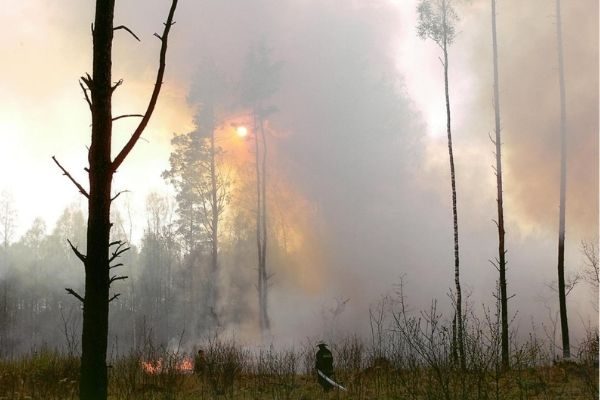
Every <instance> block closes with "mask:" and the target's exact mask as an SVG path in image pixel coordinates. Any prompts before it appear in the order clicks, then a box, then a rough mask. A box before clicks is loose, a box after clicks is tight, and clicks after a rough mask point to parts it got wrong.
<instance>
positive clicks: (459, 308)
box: [443, 13, 465, 369]
mask: <svg viewBox="0 0 600 400" xmlns="http://www.w3.org/2000/svg"><path fill="white" fill-rule="evenodd" d="M445 15H446V13H444V18H445ZM444 25H445V24H444ZM444 34H445V32H444ZM443 50H444V88H445V94H446V117H447V120H446V128H447V132H448V155H449V157H450V180H451V183H452V216H453V221H454V284H455V287H456V325H457V335H456V336H457V341H458V357H459V362H460V367H461V368H462V369H464V368H465V349H464V339H463V329H464V325H463V315H462V291H461V289H460V268H459V252H458V211H457V208H456V174H455V170H454V154H453V151H452V130H451V119H450V94H449V90H448V49H447V40H444V46H443Z"/></svg>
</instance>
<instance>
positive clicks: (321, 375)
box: [317, 369, 348, 392]
mask: <svg viewBox="0 0 600 400" xmlns="http://www.w3.org/2000/svg"><path fill="white" fill-rule="evenodd" d="M317 374H319V376H320V377H321V378H323V379H325V380H326V381H327V382H329V383H330V384H331V385H333V386H335V387H337V388H339V389H342V390H343V391H345V392H346V391H348V389H346V388H345V387H343V386H342V385H340V384H339V383H337V382H335V381H334V380H333V379H331V378H330V377H328V376H327V375H325V374H324V373H323V372H322V371H321V370H318V369H317Z"/></svg>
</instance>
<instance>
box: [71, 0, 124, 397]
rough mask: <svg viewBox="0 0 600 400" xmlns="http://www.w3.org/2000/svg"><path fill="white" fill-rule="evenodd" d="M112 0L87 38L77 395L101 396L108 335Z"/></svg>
mask: <svg viewBox="0 0 600 400" xmlns="http://www.w3.org/2000/svg"><path fill="white" fill-rule="evenodd" d="M114 7H115V2H114V0H107V1H97V2H96V18H95V22H94V32H93V43H94V56H93V57H94V61H93V77H92V83H91V85H92V86H91V87H90V91H91V101H92V141H91V145H90V150H89V165H90V167H89V183H90V192H89V201H88V229H87V251H88V253H87V257H86V259H85V297H84V302H83V331H82V340H81V381H80V385H79V396H80V398H81V399H82V400H84V399H106V398H107V388H108V377H107V371H106V347H107V340H108V303H109V261H108V252H109V248H108V244H109V236H110V227H111V224H110V202H111V200H110V196H111V186H112V165H111V158H110V157H111V136H112V106H111V103H112V101H111V100H112V88H111V84H112V80H111V71H112V40H113V17H114Z"/></svg>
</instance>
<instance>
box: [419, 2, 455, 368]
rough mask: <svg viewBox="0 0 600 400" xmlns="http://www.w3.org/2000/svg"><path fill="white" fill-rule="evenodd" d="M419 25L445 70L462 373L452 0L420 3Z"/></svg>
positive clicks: (421, 33) (453, 15) (424, 37)
mask: <svg viewBox="0 0 600 400" xmlns="http://www.w3.org/2000/svg"><path fill="white" fill-rule="evenodd" d="M417 12H418V14H419V24H418V26H417V33H418V35H419V37H421V38H422V39H431V40H433V41H434V42H435V43H436V44H437V45H438V46H439V47H440V49H441V50H442V53H443V59H442V60H441V62H442V66H443V67H444V93H445V99H446V132H447V135H448V156H449V161H450V182H451V188H452V216H453V225H454V285H455V290H456V299H455V300H456V305H455V307H456V317H455V318H456V341H457V342H458V343H456V347H457V348H458V359H459V360H458V362H459V364H460V367H461V369H464V368H465V367H466V364H465V351H464V337H463V336H464V335H463V332H464V324H463V314H462V291H461V287H460V267H459V246H458V211H457V206H456V172H455V167H454V153H453V148H452V125H451V113H450V91H449V88H448V86H449V84H448V47H450V45H451V44H452V42H453V41H454V38H455V36H456V31H455V28H454V25H455V23H456V21H457V19H458V16H457V15H456V12H455V11H454V8H453V7H452V2H451V0H420V2H419V5H418V6H417Z"/></svg>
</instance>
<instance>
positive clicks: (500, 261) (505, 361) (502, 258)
mask: <svg viewBox="0 0 600 400" xmlns="http://www.w3.org/2000/svg"><path fill="white" fill-rule="evenodd" d="M492 48H493V59H494V117H495V118H494V121H495V125H494V128H495V132H496V136H495V138H494V144H495V145H496V189H497V198H496V202H497V205H498V220H497V221H496V225H497V227H498V258H497V259H496V264H495V265H496V267H497V268H498V272H499V273H500V279H499V282H498V283H499V285H500V314H501V318H500V323H501V329H500V330H501V333H500V336H501V363H502V368H503V369H508V368H509V366H510V364H509V343H508V297H507V290H506V249H505V246H504V235H505V231H504V204H503V200H502V197H503V196H502V137H501V134H500V91H499V89H498V85H499V78H498V41H497V38H496V0H492Z"/></svg>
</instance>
